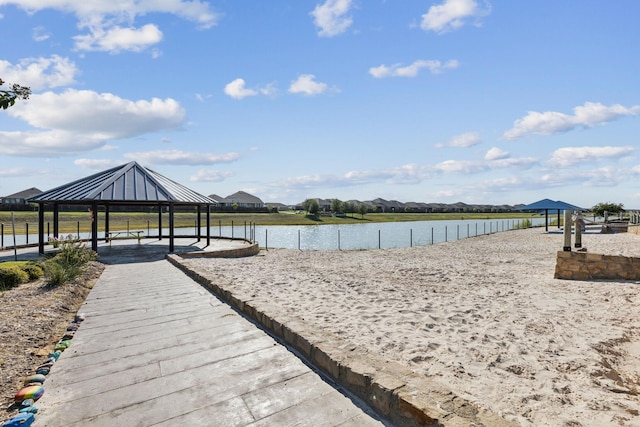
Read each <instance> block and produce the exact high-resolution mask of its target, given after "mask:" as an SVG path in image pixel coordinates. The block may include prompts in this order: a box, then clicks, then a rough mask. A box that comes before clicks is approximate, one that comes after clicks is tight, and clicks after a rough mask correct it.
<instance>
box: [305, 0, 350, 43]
mask: <svg viewBox="0 0 640 427" xmlns="http://www.w3.org/2000/svg"><path fill="white" fill-rule="evenodd" d="M351 6H352V0H326V1H325V2H324V3H323V4H321V5H316V7H315V9H313V12H311V16H313V18H314V19H313V23H314V24H315V25H316V27H318V28H319V31H318V35H319V36H322V37H333V36H336V35H338V34H342V33H344V32H345V31H346V30H347V28H349V27H350V26H351V24H352V23H353V19H352V18H351V17H350V16H348V15H347V14H348V13H349V10H350V9H351Z"/></svg>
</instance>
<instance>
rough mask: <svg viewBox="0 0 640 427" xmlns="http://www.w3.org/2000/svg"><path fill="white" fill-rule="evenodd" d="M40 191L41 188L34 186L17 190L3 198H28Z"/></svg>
mask: <svg viewBox="0 0 640 427" xmlns="http://www.w3.org/2000/svg"><path fill="white" fill-rule="evenodd" d="M41 193H42V190H40V189H38V188H36V187H31V188H29V189H27V190H22V191H18V192H17V193H14V194H10V195H8V196H4V197H3V199H28V198H29V197H33V196H37V195H38V194H41Z"/></svg>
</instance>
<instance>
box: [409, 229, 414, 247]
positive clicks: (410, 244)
mask: <svg viewBox="0 0 640 427" xmlns="http://www.w3.org/2000/svg"><path fill="white" fill-rule="evenodd" d="M409 247H410V248H412V247H413V228H410V229H409Z"/></svg>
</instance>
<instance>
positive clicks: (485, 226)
mask: <svg viewBox="0 0 640 427" xmlns="http://www.w3.org/2000/svg"><path fill="white" fill-rule="evenodd" d="M482 225H483V226H484V227H483V229H482V234H487V223H486V222H483V223H482Z"/></svg>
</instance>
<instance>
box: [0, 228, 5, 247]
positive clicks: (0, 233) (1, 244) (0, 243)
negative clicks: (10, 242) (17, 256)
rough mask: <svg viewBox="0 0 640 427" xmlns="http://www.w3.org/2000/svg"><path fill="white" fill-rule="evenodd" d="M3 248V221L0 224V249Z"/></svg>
mask: <svg viewBox="0 0 640 427" xmlns="http://www.w3.org/2000/svg"><path fill="white" fill-rule="evenodd" d="M1 248H4V223H2V224H0V249H1Z"/></svg>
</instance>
